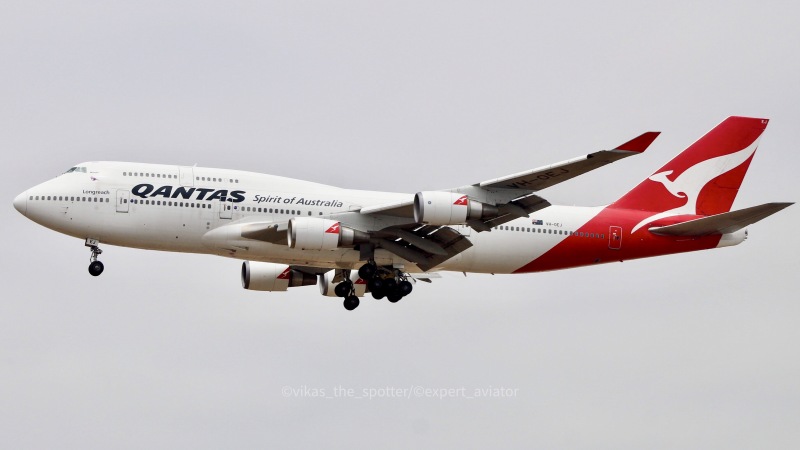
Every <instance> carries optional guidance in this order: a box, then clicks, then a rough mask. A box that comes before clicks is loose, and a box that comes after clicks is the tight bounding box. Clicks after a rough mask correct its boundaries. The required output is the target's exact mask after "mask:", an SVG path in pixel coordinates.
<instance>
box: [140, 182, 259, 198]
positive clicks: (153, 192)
mask: <svg viewBox="0 0 800 450" xmlns="http://www.w3.org/2000/svg"><path fill="white" fill-rule="evenodd" d="M131 192H132V193H133V195H135V196H137V197H141V198H148V197H164V198H183V199H187V200H188V199H194V200H208V201H211V200H219V201H221V202H231V203H241V202H243V201H244V195H245V191H228V190H227V189H208V188H187V187H183V186H178V187H173V186H161V187H160V188H158V189H156V187H155V186H153V185H152V184H137V185H136V186H134V187H133V189H132V190H131Z"/></svg>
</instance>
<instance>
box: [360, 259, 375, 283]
mask: <svg viewBox="0 0 800 450" xmlns="http://www.w3.org/2000/svg"><path fill="white" fill-rule="evenodd" d="M377 271H378V267H377V266H376V265H375V263H371V262H370V263H366V264H364V265H363V266H361V268H359V269H358V276H359V277H361V279H362V280H369V279H372V277H373V276H375V272H377Z"/></svg>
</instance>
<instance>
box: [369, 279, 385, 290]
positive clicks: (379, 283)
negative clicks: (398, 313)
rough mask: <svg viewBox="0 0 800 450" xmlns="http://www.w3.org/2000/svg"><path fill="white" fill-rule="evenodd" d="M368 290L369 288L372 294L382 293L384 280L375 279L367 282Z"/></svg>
mask: <svg viewBox="0 0 800 450" xmlns="http://www.w3.org/2000/svg"><path fill="white" fill-rule="evenodd" d="M367 288H369V290H370V292H381V291H383V280H381V279H380V278H373V279H371V280H369V281H368V282H367Z"/></svg>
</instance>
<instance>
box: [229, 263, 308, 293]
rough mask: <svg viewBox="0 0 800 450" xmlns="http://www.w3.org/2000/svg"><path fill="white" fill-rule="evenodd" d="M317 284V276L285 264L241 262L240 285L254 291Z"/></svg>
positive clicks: (282, 289) (277, 289)
mask: <svg viewBox="0 0 800 450" xmlns="http://www.w3.org/2000/svg"><path fill="white" fill-rule="evenodd" d="M312 284H317V276H316V275H309V274H307V273H303V272H300V271H299V270H292V269H291V268H290V267H289V266H287V265H286V264H275V263H267V262H251V261H245V262H243V263H242V286H243V287H244V288H245V289H250V290H254V291H285V290H286V289H288V288H290V287H297V286H310V285H312Z"/></svg>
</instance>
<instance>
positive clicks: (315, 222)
mask: <svg viewBox="0 0 800 450" xmlns="http://www.w3.org/2000/svg"><path fill="white" fill-rule="evenodd" d="M286 236H287V239H288V241H289V242H288V244H289V247H290V248H297V249H302V250H335V249H337V248H339V247H352V246H353V245H355V244H361V243H364V242H369V234H367V233H364V232H363V231H358V230H354V229H352V228H348V227H343V226H341V224H340V223H339V222H337V221H335V220H330V219H320V218H317V217H295V218H293V219H291V220H289V230H288V232H287V233H286Z"/></svg>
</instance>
